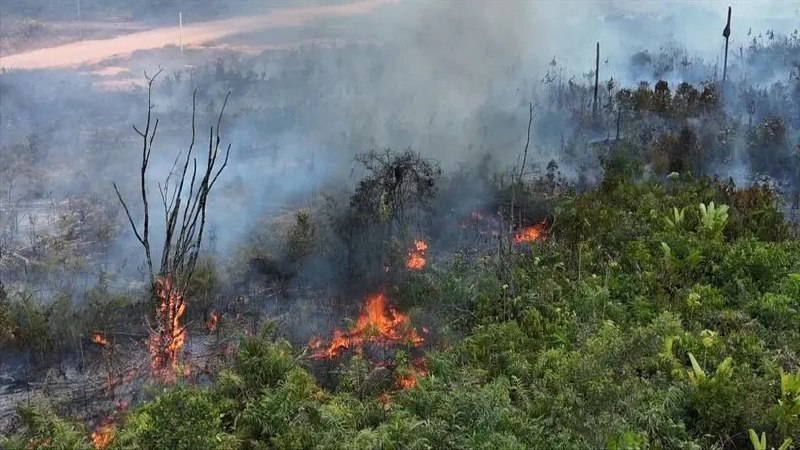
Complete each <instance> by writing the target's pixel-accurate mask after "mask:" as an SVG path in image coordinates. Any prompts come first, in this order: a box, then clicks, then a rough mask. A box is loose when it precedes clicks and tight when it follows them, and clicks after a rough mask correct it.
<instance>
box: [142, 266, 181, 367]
mask: <svg viewBox="0 0 800 450" xmlns="http://www.w3.org/2000/svg"><path fill="white" fill-rule="evenodd" d="M156 295H157V296H158V300H159V303H158V307H157V309H156V329H155V330H153V332H152V333H151V334H150V345H149V346H150V360H151V368H152V375H153V376H154V377H155V378H160V379H162V380H164V381H166V382H170V381H172V380H173V379H174V376H175V374H174V372H175V370H174V369H176V368H177V367H178V357H179V356H180V352H181V350H182V349H183V343H184V340H185V339H186V329H185V328H184V327H183V326H181V317H182V316H183V313H184V312H186V303H184V300H183V295H181V293H180V292H179V290H178V289H177V288H175V287H174V286H173V284H172V279H171V278H170V277H169V276H165V277H158V278H157V279H156Z"/></svg>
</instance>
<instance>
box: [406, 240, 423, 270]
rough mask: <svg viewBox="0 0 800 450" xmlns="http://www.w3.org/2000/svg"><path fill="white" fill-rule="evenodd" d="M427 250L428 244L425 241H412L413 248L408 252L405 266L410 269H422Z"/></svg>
mask: <svg viewBox="0 0 800 450" xmlns="http://www.w3.org/2000/svg"><path fill="white" fill-rule="evenodd" d="M427 250H428V244H427V243H426V242H425V241H421V240H416V241H414V248H413V249H411V251H409V252H408V259H406V267H407V268H409V269H412V270H422V268H423V267H425V252H426V251H427Z"/></svg>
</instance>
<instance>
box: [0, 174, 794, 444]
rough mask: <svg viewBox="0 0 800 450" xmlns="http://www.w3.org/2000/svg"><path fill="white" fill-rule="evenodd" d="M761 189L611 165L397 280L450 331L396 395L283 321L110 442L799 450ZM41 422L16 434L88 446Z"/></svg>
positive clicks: (787, 330) (774, 254) (783, 299)
mask: <svg viewBox="0 0 800 450" xmlns="http://www.w3.org/2000/svg"><path fill="white" fill-rule="evenodd" d="M609 175H613V173H612V174H609ZM753 189H756V190H753ZM753 189H750V190H739V191H731V190H728V189H726V186H725V185H722V184H720V183H717V182H714V181H711V180H707V179H698V180H672V181H670V182H669V184H668V185H662V184H657V183H652V182H638V183H634V182H631V181H628V180H627V179H626V178H625V177H614V176H609V177H607V178H606V181H604V182H603V183H602V184H601V185H600V186H599V187H598V188H597V189H595V190H591V191H588V192H586V193H584V194H581V195H575V196H571V195H565V196H563V197H562V198H561V200H559V201H558V202H556V205H555V208H554V211H555V212H554V215H555V221H554V224H553V228H552V229H551V230H550V236H551V237H550V239H548V240H547V241H545V242H537V243H534V244H532V245H530V246H525V247H524V248H520V249H519V250H518V252H517V254H516V255H515V258H514V259H513V260H512V262H511V263H509V262H508V261H506V262H505V263H504V264H502V265H500V264H498V261H496V260H494V259H493V258H492V257H488V256H483V257H480V258H479V261H472V262H470V261H467V260H466V256H459V255H455V256H453V257H452V259H451V260H450V261H439V262H438V263H434V264H433V265H432V267H429V268H428V269H427V270H426V271H424V272H422V273H420V274H417V275H414V276H413V277H412V278H410V279H406V280H405V281H404V282H402V283H401V284H400V285H399V286H398V289H396V290H395V291H393V293H392V295H393V296H395V297H397V298H398V301H400V302H402V303H403V304H404V305H407V306H408V307H410V308H411V309H412V310H413V311H421V312H425V311H428V312H436V313H438V314H433V315H434V316H436V317H438V319H431V320H432V321H433V322H435V321H437V320H438V321H444V320H445V319H443V318H442V317H443V314H444V313H446V314H447V324H445V323H444V322H442V323H435V324H434V325H435V326H437V327H439V328H438V330H437V331H438V336H439V341H438V342H436V343H432V346H431V348H430V349H429V351H428V352H427V360H428V363H427V365H428V369H429V374H428V376H426V377H422V378H420V379H419V384H418V385H417V386H415V387H413V388H410V389H407V390H401V391H397V390H391V392H390V393H389V395H390V399H389V400H388V402H387V401H386V397H385V396H381V395H380V394H381V393H383V392H385V391H386V390H385V389H382V388H380V386H379V385H376V384H375V381H374V379H375V378H376V377H375V376H374V373H375V370H374V368H372V367H371V366H370V364H369V363H368V362H367V361H365V360H363V359H361V358H358V357H355V358H353V359H352V360H351V361H350V362H349V363H345V364H344V366H343V367H342V369H341V370H340V372H339V375H338V376H337V377H336V378H337V379H336V381H335V382H334V383H333V385H332V386H330V387H326V388H323V387H321V385H320V384H319V383H318V382H317V380H316V379H315V377H314V375H313V374H312V373H313V365H312V364H311V361H310V360H309V359H308V358H307V356H306V353H305V352H303V350H302V349H300V348H292V346H291V345H290V344H289V343H288V342H286V341H284V340H282V339H279V338H277V337H276V335H275V334H274V333H273V332H272V330H271V329H269V328H268V329H267V330H265V331H264V332H263V333H262V334H261V335H260V336H251V337H243V338H242V339H241V342H240V346H239V350H238V353H237V354H236V356H235V358H234V360H233V361H232V362H231V364H230V367H228V368H227V369H225V370H223V371H222V372H221V373H220V374H219V375H218V376H217V377H216V378H215V381H214V383H213V384H212V385H210V386H207V387H184V386H177V387H172V388H167V389H166V390H165V391H163V392H162V393H160V394H159V395H157V396H155V397H154V398H153V399H152V400H150V401H148V402H145V403H144V404H141V405H139V406H138V407H136V408H135V409H134V410H133V411H132V412H131V413H129V414H128V415H127V417H125V418H124V419H123V420H122V421H121V423H119V424H118V425H119V431H118V433H117V438H116V439H115V441H114V443H113V444H112V446H111V448H120V449H127V448H143V449H149V448H173V449H178V448H186V449H189V448H191V449H203V448H214V449H216V448H220V449H226V448H245V449H259V448H365V449H366V448H437V449H439V448H504V449H507V448H601V447H605V448H628V449H630V448H642V449H644V448H654V449H657V448H698V449H699V448H749V447H750V446H752V447H753V448H756V449H760V448H769V447H767V443H770V444H771V445H772V443H777V444H774V445H782V446H781V448H793V447H792V443H793V442H798V440H799V439H800V371H798V349H800V327H798V326H797V324H798V323H800V243H798V242H797V241H796V240H793V239H789V238H788V236H787V231H786V227H785V225H783V223H782V221H779V218H780V216H781V215H780V213H779V212H778V211H777V210H776V209H775V206H774V205H775V203H774V199H773V198H772V197H771V196H770V195H769V194H768V192H767V191H764V190H758V189H757V188H753ZM743 198H757V199H759V201H743V200H742V199H743ZM303 217H304V216H303ZM305 220H307V219H306V218H301V216H298V222H299V223H301V222H303V221H305ZM295 235H303V236H305V233H299V232H298V231H293V236H295ZM297 241H299V242H303V241H305V238H303V239H299V238H298V239H297ZM500 267H502V268H503V269H502V270H501V269H500ZM413 317H416V316H412V320H413ZM401 356H402V355H401ZM359 367H360V368H359ZM376 386H378V388H376ZM25 411H29V410H25ZM27 414H28V416H30V414H29V413H27ZM35 419H36V420H27V421H25V424H26V426H27V428H26V430H25V431H24V433H23V434H22V435H21V436H17V437H14V438H12V440H11V441H7V442H5V445H6V446H8V447H11V448H14V445H15V444H14V443H19V442H34V441H33V440H31V439H34V438H35V439H48V438H49V439H53V440H55V439H61V436H65V437H64V438H63V439H69V440H65V441H64V442H66V443H67V445H66V446H62V447H60V448H85V447H86V446H87V445H88V444H87V443H88V437H87V438H86V439H87V440H85V441H84V440H76V439H75V438H74V437H73V434H74V433H80V432H81V428H79V427H77V426H76V427H75V428H70V427H69V426H68V424H67V423H65V422H62V421H61V420H60V419H57V418H55V417H54V416H47V415H43V414H41V413H39V414H38V415H36V417H35ZM84 435H85V433H84ZM36 442H39V441H36ZM781 443H783V444H781ZM35 445H36V444H34V447H30V448H44V447H41V446H40V447H36V446H35Z"/></svg>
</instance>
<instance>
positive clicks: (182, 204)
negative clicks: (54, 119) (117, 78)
mask: <svg viewBox="0 0 800 450" xmlns="http://www.w3.org/2000/svg"><path fill="white" fill-rule="evenodd" d="M160 73H161V71H159V72H158V73H156V74H155V75H154V76H153V77H148V76H147V74H145V78H147V119H146V122H145V128H144V131H141V130H139V129H138V128H137V127H136V126H135V125H134V126H133V129H134V131H135V132H136V133H137V134H138V135H139V136H140V137H141V138H142V160H141V170H140V180H139V181H140V190H141V197H142V209H143V216H144V217H143V223H142V225H141V228H140V227H139V226H137V224H136V221H135V220H134V219H133V216H132V214H131V211H130V208H129V207H128V204H127V203H126V202H125V200H124V199H123V197H122V194H121V193H120V191H119V189H118V188H117V185H116V183H113V186H114V192H116V194H117V198H118V199H119V201H120V203H121V204H122V207H123V209H124V210H125V215H126V216H127V218H128V222H129V223H130V225H131V228H132V229H133V233H134V235H135V236H136V239H137V240H138V241H139V243H140V244H141V245H142V247H143V248H144V252H145V258H146V261H147V267H148V270H149V275H150V289H151V292H152V294H153V296H154V299H155V300H156V302H157V308H156V311H155V326H154V327H153V330H152V332H151V339H150V353H151V357H152V362H153V373H154V375H158V376H159V377H160V378H166V379H169V377H170V371H169V370H168V369H170V368H174V367H175V366H176V364H177V361H178V356H179V353H180V350H181V349H182V347H183V341H184V339H185V329H184V328H183V327H182V325H181V323H180V320H181V316H182V315H183V313H184V311H185V309H186V304H185V302H184V298H183V292H185V290H186V285H187V284H188V282H189V280H190V279H191V277H192V274H193V273H194V269H195V266H196V264H197V257H198V255H199V253H200V246H201V243H202V240H203V231H204V229H205V224H206V207H207V204H208V195H209V193H210V192H211V189H212V188H213V187H214V184H216V182H217V179H218V178H219V176H220V174H221V173H222V171H223V170H224V169H225V167H227V165H228V157H229V156H230V150H231V145H230V144H228V145H227V147H226V148H225V151H224V155H221V154H220V144H221V138H220V128H221V124H222V116H223V114H224V112H225V107H226V105H227V104H228V98H229V97H230V92H228V95H226V96H225V102H224V103H223V105H222V108H221V109H220V112H219V117H218V118H217V125H216V129H215V128H214V126H211V127H210V131H209V136H208V151H207V154H206V155H205V158H204V159H205V167H203V166H202V163H201V167H200V168H198V164H197V158H196V157H194V156H193V151H194V145H195V137H196V125H195V118H196V106H197V91H195V92H194V93H193V94H192V124H191V127H192V134H191V141H190V143H189V148H188V150H187V151H186V154H185V156H182V152H179V153H178V154H177V155H176V157H175V162H174V163H173V165H172V169H171V170H170V173H169V174H168V175H167V177H166V180H165V181H164V183H163V184H162V183H158V185H157V187H158V192H159V195H160V197H161V204H162V206H163V208H164V230H165V234H164V242H163V245H162V247H161V261H160V264H159V268H158V272H154V269H153V252H152V248H151V244H152V243H151V242H150V203H149V201H148V196H147V191H148V189H147V183H146V174H147V168H148V164H149V162H150V154H151V151H152V147H153V141H154V139H155V136H156V131H157V130H158V119H155V120H153V118H152V111H153V103H152V91H153V83H154V82H155V80H156V78H157V77H158V75H159V74H160ZM151 125H152V129H151ZM221 156H222V157H221ZM220 157H221V158H220ZM190 162H191V171H190V170H189V169H190V167H189V165H190ZM176 168H177V170H176ZM187 175H189V177H188V179H187Z"/></svg>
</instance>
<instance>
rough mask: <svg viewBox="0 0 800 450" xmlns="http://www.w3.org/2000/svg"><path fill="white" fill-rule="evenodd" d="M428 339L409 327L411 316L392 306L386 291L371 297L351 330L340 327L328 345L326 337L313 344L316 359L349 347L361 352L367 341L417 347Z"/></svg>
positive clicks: (338, 352)
mask: <svg viewBox="0 0 800 450" xmlns="http://www.w3.org/2000/svg"><path fill="white" fill-rule="evenodd" d="M423 341H424V339H423V338H422V337H421V336H420V335H419V334H417V330H416V329H414V328H410V327H409V320H408V316H406V315H404V314H402V313H400V312H398V311H397V310H395V309H394V308H392V307H391V306H390V305H389V303H388V301H387V300H386V296H385V295H384V294H383V293H378V294H372V295H369V296H367V298H366V300H365V302H364V307H363V309H362V312H361V315H360V316H359V317H358V320H357V321H356V323H355V325H354V326H353V327H352V328H351V329H350V331H346V332H345V331H342V330H340V329H336V330H334V331H333V337H332V338H331V342H330V344H329V345H328V346H327V347H323V344H322V339H320V338H315V339H313V340H312V341H311V343H310V344H309V347H310V348H311V349H312V350H314V353H313V354H312V355H311V356H312V358H315V359H325V358H334V357H336V356H337V355H339V354H340V353H341V352H342V351H344V350H346V349H355V350H356V351H358V352H361V351H362V349H363V346H364V344H366V343H367V342H376V343H382V344H388V343H401V342H408V343H410V344H411V345H413V346H414V347H418V346H419V345H421V344H422V342H423Z"/></svg>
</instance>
